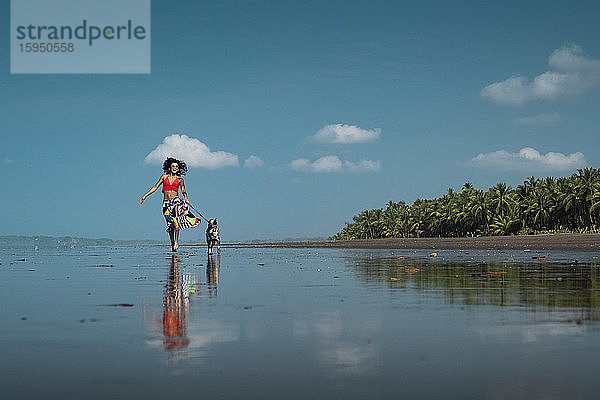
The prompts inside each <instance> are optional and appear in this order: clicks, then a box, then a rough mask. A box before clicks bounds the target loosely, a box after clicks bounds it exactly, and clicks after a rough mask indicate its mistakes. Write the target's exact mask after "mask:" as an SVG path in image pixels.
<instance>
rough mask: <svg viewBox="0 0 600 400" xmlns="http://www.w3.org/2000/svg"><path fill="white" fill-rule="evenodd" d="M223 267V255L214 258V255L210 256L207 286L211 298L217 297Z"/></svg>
mask: <svg viewBox="0 0 600 400" xmlns="http://www.w3.org/2000/svg"><path fill="white" fill-rule="evenodd" d="M220 267H221V255H220V254H219V255H217V256H216V257H214V256H213V255H212V254H209V255H208V261H207V262H206V285H207V287H208V294H209V296H216V295H217V288H218V286H219V269H220Z"/></svg>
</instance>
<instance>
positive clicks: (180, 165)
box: [140, 157, 200, 251]
mask: <svg viewBox="0 0 600 400" xmlns="http://www.w3.org/2000/svg"><path fill="white" fill-rule="evenodd" d="M163 171H164V172H165V173H164V174H163V175H161V177H160V178H159V179H158V182H156V184H155V185H154V186H152V187H151V188H150V190H148V192H147V193H146V194H145V195H143V196H142V198H141V199H140V204H142V203H144V200H146V197H148V196H150V195H151V194H152V193H154V192H155V191H156V189H158V187H159V186H160V185H161V184H162V185H163V188H162V191H163V196H164V197H163V215H164V216H165V220H166V221H167V232H169V237H170V238H171V249H172V250H173V251H177V249H178V248H179V230H180V229H182V228H193V227H195V226H196V225H198V224H199V223H200V220H198V218H196V217H195V216H194V214H192V213H190V212H189V211H188V208H187V205H186V204H188V197H187V192H186V190H185V184H184V183H183V179H181V176H182V175H185V173H186V172H187V165H186V164H185V162H183V161H179V160H177V159H176V158H173V157H169V158H167V159H166V160H165V162H164V163H163ZM179 188H181V194H183V198H184V200H181V199H180V198H179Z"/></svg>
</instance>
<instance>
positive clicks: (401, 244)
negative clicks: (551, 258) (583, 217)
mask: <svg viewBox="0 0 600 400" xmlns="http://www.w3.org/2000/svg"><path fill="white" fill-rule="evenodd" d="M224 246H232V247H287V248H297V247H306V248H308V247H313V248H348V249H479V250H499V249H511V250H524V249H533V250H574V251H600V234H598V233H587V234H578V233H560V234H550V235H524V236H485V237H475V238H469V237H466V238H405V239H402V238H400V239H370V240H368V239H365V240H335V241H320V242H264V243H229V244H224Z"/></svg>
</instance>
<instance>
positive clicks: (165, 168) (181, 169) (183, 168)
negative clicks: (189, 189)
mask: <svg viewBox="0 0 600 400" xmlns="http://www.w3.org/2000/svg"><path fill="white" fill-rule="evenodd" d="M173 163H177V165H179V171H177V173H176V174H175V175H177V176H181V175H185V174H186V173H187V164H186V163H185V161H179V160H178V159H176V158H173V157H168V158H167V159H166V160H165V162H164V163H163V171H164V172H165V174H168V173H169V172H170V171H171V164H173Z"/></svg>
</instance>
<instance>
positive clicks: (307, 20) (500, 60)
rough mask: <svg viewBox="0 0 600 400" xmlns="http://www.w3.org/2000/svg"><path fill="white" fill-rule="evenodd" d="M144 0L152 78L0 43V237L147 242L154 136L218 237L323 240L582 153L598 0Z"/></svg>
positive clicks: (587, 141)
mask: <svg viewBox="0 0 600 400" xmlns="http://www.w3.org/2000/svg"><path fill="white" fill-rule="evenodd" d="M151 12H152V26H151V54H152V56H151V57H152V59H151V62H152V65H151V71H152V72H151V74H139V75H136V74H121V75H119V74H64V75H63V74H35V75H34V74H23V75H19V74H10V38H9V35H8V29H6V30H5V33H4V35H2V36H1V37H0V46H1V48H2V49H3V51H2V54H3V55H4V56H3V57H2V58H1V59H0V63H1V65H0V68H1V76H0V121H1V125H0V129H1V135H2V143H3V145H2V146H1V150H0V160H1V162H2V163H3V166H4V170H5V171H6V177H5V179H4V183H3V186H4V188H5V189H4V190H3V194H4V195H3V196H2V197H1V199H0V204H1V206H2V209H3V210H4V216H3V222H2V225H1V226H2V228H1V229H0V234H5V235H10V234H17V235H71V236H83V237H110V238H115V239H129V238H131V239H143V238H149V239H166V238H167V236H166V233H165V232H164V220H163V218H162V216H161V213H160V205H161V194H160V193H159V192H157V193H155V194H153V195H152V196H151V197H150V198H149V199H148V200H146V202H145V203H144V204H143V205H142V206H140V205H139V197H140V196H141V195H142V194H143V193H145V192H146V191H147V190H148V189H149V188H150V187H151V186H152V185H153V184H154V183H155V182H156V180H157V179H158V178H159V176H160V174H161V168H160V166H159V165H158V164H157V163H156V161H153V160H154V159H155V158H154V156H150V155H151V153H152V152H155V153H154V154H155V155H156V154H159V155H160V154H162V153H161V151H163V150H164V147H160V146H161V144H162V146H165V144H163V143H166V142H168V143H170V145H172V146H173V145H175V146H180V149H181V148H182V149H184V151H185V153H184V155H185V156H186V157H184V159H185V161H187V162H188V164H190V165H194V166H192V167H191V168H190V170H189V172H188V174H187V176H186V186H187V189H188V193H189V195H190V200H191V201H192V204H194V206H195V207H196V208H198V209H199V210H200V211H202V212H203V213H204V214H205V215H206V216H207V217H218V218H219V221H220V225H221V231H222V237H223V240H225V241H237V240H251V239H266V238H288V237H310V236H329V235H332V234H334V233H335V232H337V231H338V230H339V229H341V228H342V227H343V225H344V222H345V221H349V220H351V218H352V216H353V215H355V214H357V213H358V212H360V211H362V210H364V209H371V208H379V207H384V206H385V204H386V203H387V201H389V200H393V201H399V200H404V201H406V202H407V203H409V204H410V203H412V202H413V201H414V200H415V199H416V198H419V197H420V198H431V197H437V196H440V195H442V194H443V193H444V192H445V191H446V189H447V188H449V187H452V188H454V189H456V190H460V188H461V187H462V185H463V184H464V183H465V182H466V181H470V182H472V183H473V184H474V185H475V187H477V188H480V189H487V188H488V187H490V186H492V185H494V184H495V183H497V182H500V181H502V182H506V183H507V184H509V185H511V186H513V187H514V186H516V185H517V184H519V183H521V182H522V180H523V179H524V178H525V177H526V176H530V175H535V176H548V175H552V176H567V175H570V174H571V173H573V172H575V171H576V170H577V168H581V167H583V166H592V167H599V166H600V162H599V161H600V154H599V152H598V149H599V148H600V147H599V145H600V143H599V142H600V129H599V127H600V113H599V112H598V110H599V109H600V41H598V37H600V25H598V23H597V16H598V15H600V3H598V2H597V1H589V2H587V1H580V2H576V3H573V2H567V1H564V2H561V1H553V2H547V1H531V2H526V3H525V4H524V3H523V2H516V1H515V2H512V1H503V2H466V1H455V2H445V1H439V2H422V1H419V2H398V1H373V2H365V1H360V2H359V1H303V2H299V1H287V0H283V1H221V0H220V1H212V2H208V1H177V2H173V1H158V0H153V1H152V9H151ZM0 14H1V15H2V17H3V20H4V21H5V23H6V24H7V25H9V24H10V9H9V4H8V2H2V5H1V6H0ZM174 135H177V136H174ZM165 140H166V142H165ZM179 151H181V150H179ZM249 158H251V161H248V164H246V161H247V160H248V159H249ZM203 234H204V229H203V228H200V229H199V230H198V229H196V230H192V231H189V232H188V231H186V232H184V233H183V239H184V240H187V241H195V240H202V238H203Z"/></svg>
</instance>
